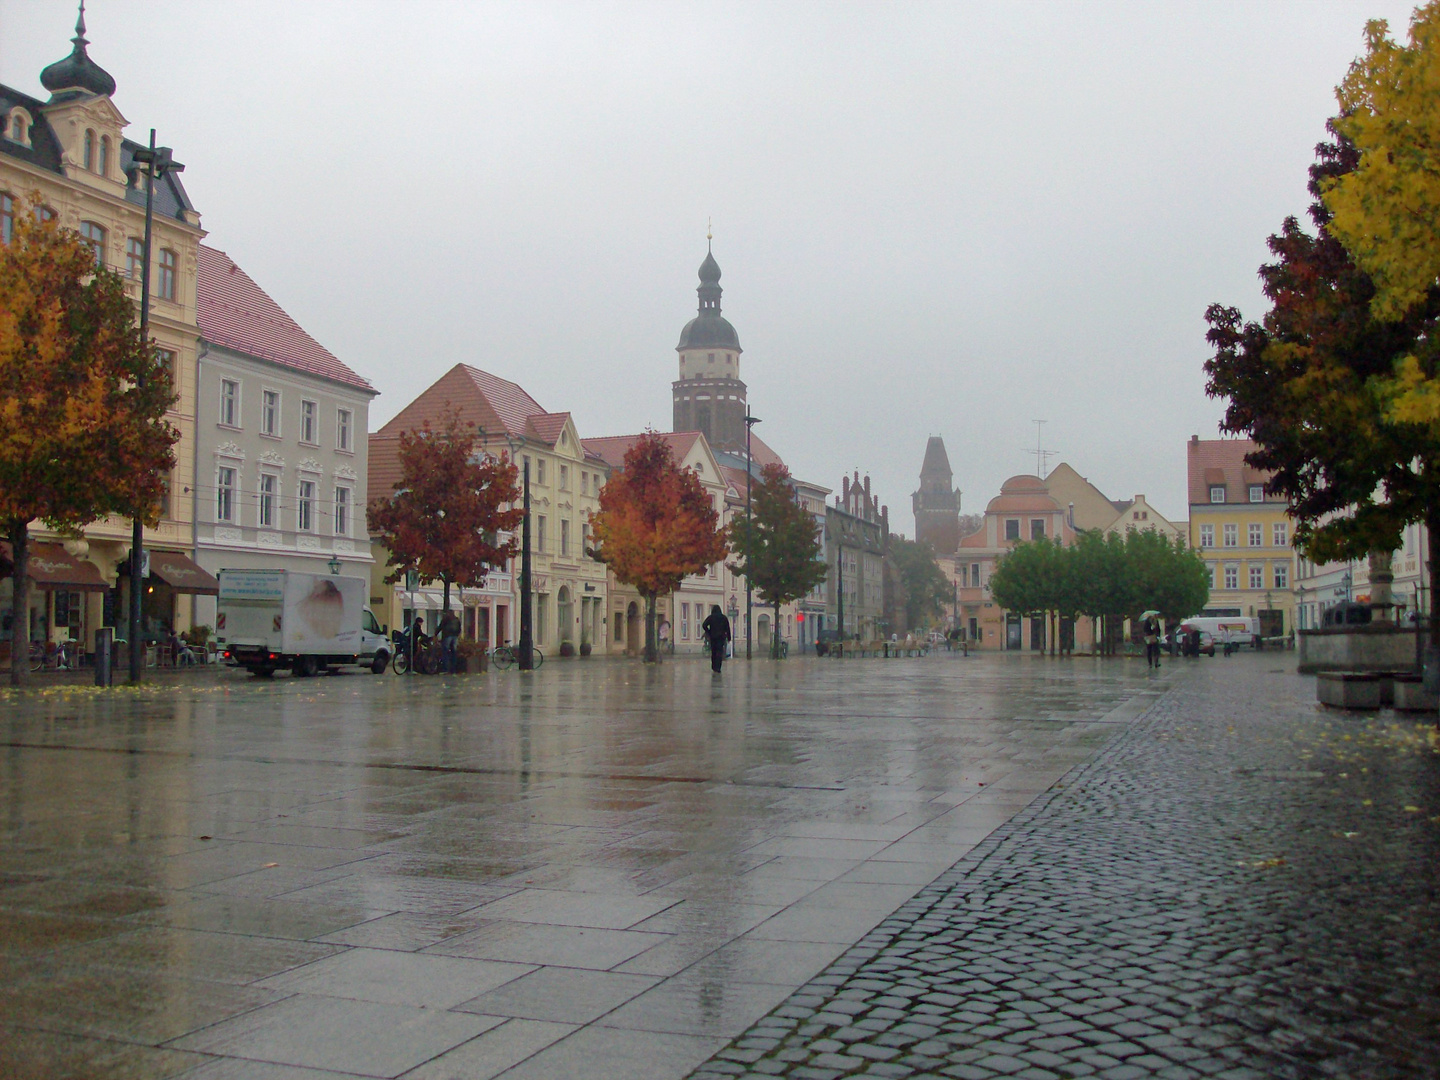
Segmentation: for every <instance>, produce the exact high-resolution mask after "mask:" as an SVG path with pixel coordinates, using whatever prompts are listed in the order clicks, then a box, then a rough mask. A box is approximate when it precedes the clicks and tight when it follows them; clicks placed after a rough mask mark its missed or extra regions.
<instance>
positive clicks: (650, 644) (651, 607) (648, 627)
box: [645, 593, 660, 664]
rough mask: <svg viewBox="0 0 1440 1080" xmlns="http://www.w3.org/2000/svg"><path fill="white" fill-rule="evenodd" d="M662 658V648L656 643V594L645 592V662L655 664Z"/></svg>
mask: <svg viewBox="0 0 1440 1080" xmlns="http://www.w3.org/2000/svg"><path fill="white" fill-rule="evenodd" d="M659 659H660V650H659V648H658V647H657V646H656V644H655V594H654V593H646V594H645V662H646V663H647V664H653V663H655V662H656V661H657V660H659Z"/></svg>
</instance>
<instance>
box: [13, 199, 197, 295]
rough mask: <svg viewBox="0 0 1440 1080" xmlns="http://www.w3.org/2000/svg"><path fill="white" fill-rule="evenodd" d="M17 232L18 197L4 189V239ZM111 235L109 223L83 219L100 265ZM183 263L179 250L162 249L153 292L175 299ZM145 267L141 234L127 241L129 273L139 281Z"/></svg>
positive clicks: (42, 213)
mask: <svg viewBox="0 0 1440 1080" xmlns="http://www.w3.org/2000/svg"><path fill="white" fill-rule="evenodd" d="M35 213H36V215H37V216H38V217H40V218H41V219H42V220H45V221H48V220H50V219H51V218H53V217H54V216H55V211H54V210H51V209H50V208H49V207H48V206H40V207H37V208H36V210H35ZM14 234H15V197H14V196H13V195H11V194H10V193H9V192H5V191H0V239H3V240H4V242H5V243H7V244H8V243H9V242H10V238H11V237H12V236H13V235H14ZM108 236H109V233H108V231H107V230H106V228H105V226H104V225H101V224H100V223H99V222H96V221H82V222H81V223H80V239H82V240H84V241H85V243H86V244H87V245H88V246H89V248H90V250H91V251H93V252H94V253H95V265H96V266H104V265H105V243H106V240H107V238H108ZM179 265H180V260H179V256H177V255H176V254H175V252H173V251H171V250H170V249H169V248H161V249H160V256H159V260H158V266H157V274H156V279H155V282H154V289H153V290H152V292H153V295H155V296H158V297H159V298H160V299H162V300H174V299H175V280H176V272H177V270H178V269H179ZM144 267H145V241H144V240H141V239H140V238H139V237H138V236H131V237H129V238H127V239H126V241H125V276H126V277H128V278H131V279H132V280H134V281H139V280H140V279H141V277H143V276H144Z"/></svg>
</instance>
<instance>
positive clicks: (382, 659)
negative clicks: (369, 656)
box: [370, 652, 390, 675]
mask: <svg viewBox="0 0 1440 1080" xmlns="http://www.w3.org/2000/svg"><path fill="white" fill-rule="evenodd" d="M389 665H390V657H389V656H388V655H387V654H385V653H383V652H382V653H376V654H375V659H374V660H372V661H370V670H371V671H372V672H374V673H375V674H376V675H384V674H385V669H386V668H387V667H388V666H389Z"/></svg>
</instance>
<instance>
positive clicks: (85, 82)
mask: <svg viewBox="0 0 1440 1080" xmlns="http://www.w3.org/2000/svg"><path fill="white" fill-rule="evenodd" d="M70 40H71V41H72V42H74V45H75V47H74V48H73V49H71V50H70V55H69V56H67V57H65V59H64V60H57V61H56V62H55V63H53V64H51V65H50V66H49V67H47V68H46V69H45V70H44V71H42V72H40V85H41V86H43V87H45V89H46V90H49V91H50V93H51V94H59V93H63V92H64V91H66V90H84V91H85V92H86V93H89V94H95V95H96V96H98V97H113V96H114V94H115V80H114V79H113V78H111V76H110V73H109V72H108V71H106V70H105V69H104V68H102V67H101V66H100V65H99V64H97V63H95V61H94V60H91V59H90V56H89V54H88V53H86V51H85V46H86V45H88V44H89V42H87V41H86V40H85V5H84V4H83V3H82V4H81V5H80V18H79V19H77V20H76V21H75V36H74V37H73V38H71V39H70Z"/></svg>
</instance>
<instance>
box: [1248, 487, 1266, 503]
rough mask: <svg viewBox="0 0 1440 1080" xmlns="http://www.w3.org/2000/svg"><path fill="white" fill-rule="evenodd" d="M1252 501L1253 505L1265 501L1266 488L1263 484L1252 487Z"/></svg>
mask: <svg viewBox="0 0 1440 1080" xmlns="http://www.w3.org/2000/svg"><path fill="white" fill-rule="evenodd" d="M1250 501H1251V502H1252V503H1257V502H1264V501H1265V488H1264V485H1262V484H1251V485H1250Z"/></svg>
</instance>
